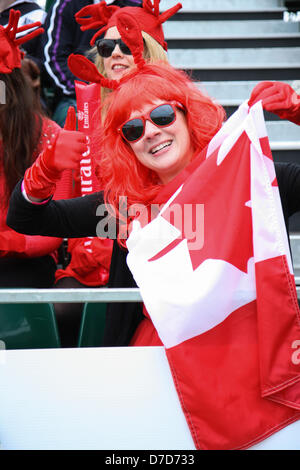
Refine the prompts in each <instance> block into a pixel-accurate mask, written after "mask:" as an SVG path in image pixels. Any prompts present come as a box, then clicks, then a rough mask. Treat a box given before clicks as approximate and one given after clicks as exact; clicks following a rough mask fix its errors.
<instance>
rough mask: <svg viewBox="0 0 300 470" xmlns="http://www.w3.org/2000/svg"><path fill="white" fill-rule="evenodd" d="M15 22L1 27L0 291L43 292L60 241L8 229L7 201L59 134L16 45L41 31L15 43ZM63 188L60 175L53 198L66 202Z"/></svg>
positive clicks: (12, 14)
mask: <svg viewBox="0 0 300 470" xmlns="http://www.w3.org/2000/svg"><path fill="white" fill-rule="evenodd" d="M19 18H20V12H16V11H14V10H13V9H11V10H10V16H9V22H8V25H7V27H5V28H4V27H2V26H0V39H1V50H0V81H1V83H2V84H4V87H3V91H4V96H3V97H2V98H3V99H2V100H1V104H0V166H1V180H0V204H1V212H0V214H1V217H0V286H1V287H38V288H41V287H44V288H45V287H52V286H53V283H54V275H55V271H56V261H57V250H58V248H59V246H60V245H61V242H62V239H61V238H59V237H56V238H50V237H34V236H33V237H32V236H26V235H21V234H18V233H16V232H15V231H14V230H12V229H10V228H9V227H8V226H7V225H6V213H7V208H8V201H9V198H10V194H11V192H12V190H13V188H14V186H15V184H16V182H17V181H18V180H19V178H20V177H21V176H22V175H24V173H25V171H26V169H27V168H28V167H30V165H31V164H32V163H33V161H34V160H35V159H36V158H37V156H38V155H39V153H40V152H41V151H42V150H43V148H45V147H46V146H48V145H49V144H50V145H52V143H53V141H54V139H56V138H57V137H58V134H59V131H60V128H59V126H58V125H57V124H56V123H54V122H52V121H51V120H49V119H48V118H47V117H45V116H44V115H43V112H42V109H41V108H40V107H39V101H38V100H36V97H35V95H34V93H33V89H32V87H31V86H30V83H29V81H28V80H27V78H26V76H25V75H24V73H23V72H22V70H21V59H22V55H23V54H22V51H21V50H20V48H19V46H21V45H23V44H24V43H25V42H27V41H28V40H30V39H32V38H34V37H36V35H37V34H40V33H42V28H38V29H36V27H39V26H40V23H33V24H31V23H29V24H28V25H27V26H28V27H26V28H25V32H27V33H28V31H30V32H29V34H26V35H23V36H22V37H21V38H18V39H17V38H16V35H17V33H18V32H19V30H20V27H18V20H19ZM63 141H64V136H63V134H61V139H60V142H57V146H58V148H61V149H63V148H64V145H66V143H65V144H64V142H63ZM66 187H67V180H66V179H65V177H64V176H63V177H62V181H61V182H59V183H58V186H57V190H56V192H55V197H56V198H57V197H59V194H60V195H61V196H63V197H65V196H66V192H65V189H66Z"/></svg>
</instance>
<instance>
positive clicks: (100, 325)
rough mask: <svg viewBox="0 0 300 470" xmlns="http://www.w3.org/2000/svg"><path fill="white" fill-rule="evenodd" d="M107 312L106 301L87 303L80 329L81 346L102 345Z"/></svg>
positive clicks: (79, 344)
mask: <svg viewBox="0 0 300 470" xmlns="http://www.w3.org/2000/svg"><path fill="white" fill-rule="evenodd" d="M105 314H106V304H105V303H89V302H87V303H85V305H84V308H83V313H82V320H81V325H80V331H79V339H78V347H79V348H86V347H98V346H101V344H102V338H103V334H104V326H105Z"/></svg>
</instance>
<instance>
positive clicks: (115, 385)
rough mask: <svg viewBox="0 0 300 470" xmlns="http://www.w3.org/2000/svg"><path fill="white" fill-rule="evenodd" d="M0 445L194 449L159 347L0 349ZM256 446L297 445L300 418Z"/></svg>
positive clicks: (298, 446) (43, 448)
mask: <svg viewBox="0 0 300 470" xmlns="http://www.w3.org/2000/svg"><path fill="white" fill-rule="evenodd" d="M0 446H1V448H3V449H12V450H22V449H24V450H41V449H42V450H64V449H65V450H73V449H75V450H93V449H106V450H110V449H118V450H124V449H129V450H140V449H143V450H162V449H165V450H176V449H180V450H185V449H188V450H192V449H195V447H194V443H193V440H192V438H191V435H190V432H189V429H188V426H187V424H186V420H185V417H184V415H183V412H182V410H181V407H180V403H179V400H178V397H177V393H176V390H175V387H174V384H173V380H172V376H171V372H170V369H169V365H168V361H167V358H166V355H165V352H164V348H162V347H140V348H133V347H131V348H76V349H75V348H74V349H41V350H9V351H0ZM256 448H257V449H300V421H298V422H296V423H294V424H292V425H290V426H288V427H287V428H285V429H283V430H282V431H280V432H278V433H276V434H275V435H273V436H271V437H270V438H268V439H266V440H265V441H263V442H262V443H260V444H258V445H257V446H254V447H253V449H256Z"/></svg>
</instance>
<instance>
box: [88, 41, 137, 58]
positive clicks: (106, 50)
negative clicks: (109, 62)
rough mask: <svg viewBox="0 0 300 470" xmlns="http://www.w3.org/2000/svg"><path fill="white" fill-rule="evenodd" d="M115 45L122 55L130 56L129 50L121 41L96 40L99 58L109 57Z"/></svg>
mask: <svg viewBox="0 0 300 470" xmlns="http://www.w3.org/2000/svg"><path fill="white" fill-rule="evenodd" d="M117 44H118V46H119V48H120V50H121V52H122V53H123V54H126V55H132V54H131V50H130V49H129V47H128V46H126V44H125V42H123V41H122V39H98V40H97V41H96V47H97V51H98V54H99V55H101V57H110V56H111V55H112V53H113V51H114V49H115V47H116V45H117Z"/></svg>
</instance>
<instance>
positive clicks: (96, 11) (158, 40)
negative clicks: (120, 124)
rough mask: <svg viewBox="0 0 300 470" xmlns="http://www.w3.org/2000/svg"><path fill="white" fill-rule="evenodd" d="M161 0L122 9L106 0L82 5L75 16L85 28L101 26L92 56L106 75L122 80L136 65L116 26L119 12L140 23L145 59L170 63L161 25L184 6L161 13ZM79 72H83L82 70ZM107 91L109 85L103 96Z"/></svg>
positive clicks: (95, 35)
mask: <svg viewBox="0 0 300 470" xmlns="http://www.w3.org/2000/svg"><path fill="white" fill-rule="evenodd" d="M159 3H160V0H153V1H151V0H144V1H143V2H142V7H141V8H139V7H124V8H122V9H121V8H119V7H117V6H115V5H107V4H106V2H105V1H104V0H103V1H101V2H100V3H99V4H96V5H88V6H86V7H84V8H82V9H81V10H80V11H79V12H78V13H77V14H76V15H75V18H76V20H77V22H78V23H79V24H80V25H81V29H82V30H83V31H86V30H88V29H95V28H97V29H98V31H97V32H96V33H95V34H94V36H93V37H92V39H91V42H90V44H91V46H93V49H92V50H91V55H92V56H94V62H95V65H96V67H97V69H98V71H99V72H100V73H101V74H102V75H103V76H104V77H107V78H108V79H113V80H119V79H120V78H121V77H122V76H123V75H124V74H126V73H127V72H128V71H130V69H131V68H132V67H133V66H134V61H133V57H132V53H131V51H130V49H129V48H128V46H126V44H124V42H123V41H122V40H120V39H121V36H120V33H119V31H118V29H117V20H118V17H119V15H120V13H122V14H123V13H128V14H129V15H132V16H133V17H134V18H135V20H136V21H137V23H138V24H139V27H140V29H141V31H142V37H143V43H144V49H143V56H144V58H145V59H146V60H147V61H149V62H150V63H152V62H157V61H162V62H168V58H167V43H166V41H165V38H164V33H163V29H162V24H163V23H164V22H165V21H167V20H168V19H169V18H170V17H171V16H173V15H174V14H175V13H176V12H177V11H178V10H179V9H180V8H182V6H181V4H180V3H178V4H177V5H174V6H173V7H172V8H170V9H169V10H166V11H165V12H163V13H162V14H160V12H159ZM102 36H103V37H102ZM120 57H121V60H120ZM76 72H77V73H78V72H79V73H80V71H79V70H77V71H76ZM74 73H75V72H74ZM77 76H78V75H77ZM79 77H80V75H79ZM108 92H109V88H105V87H104V88H102V90H101V94H102V96H101V97H102V99H104V98H105V96H106V94H107V93H108Z"/></svg>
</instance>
